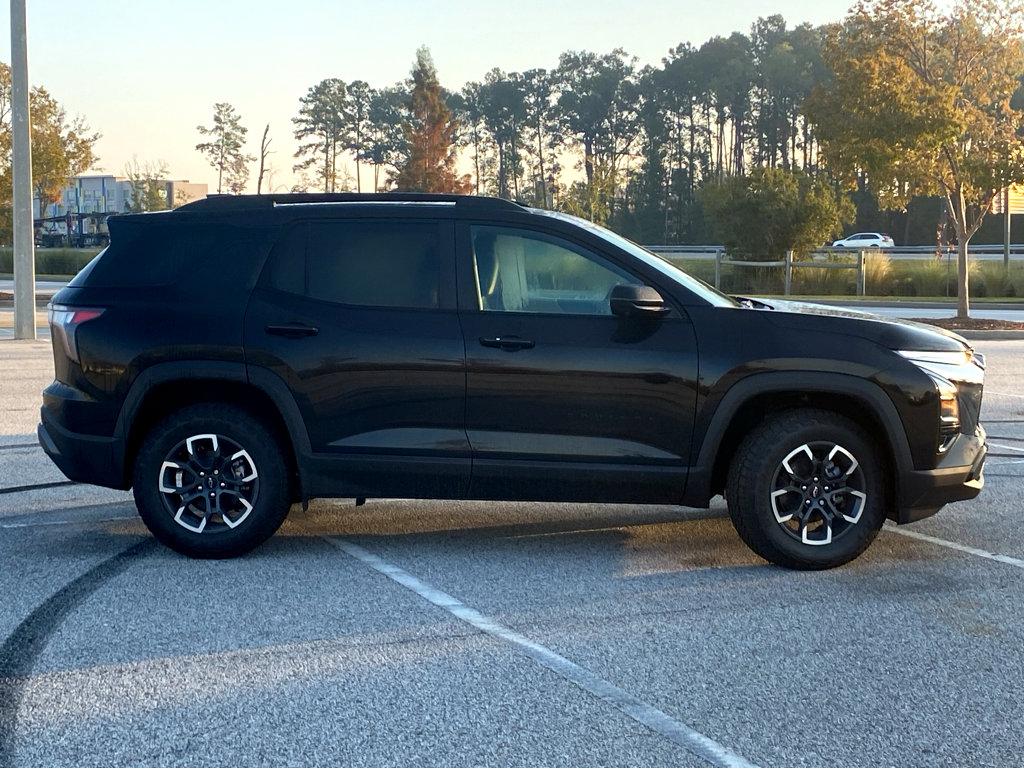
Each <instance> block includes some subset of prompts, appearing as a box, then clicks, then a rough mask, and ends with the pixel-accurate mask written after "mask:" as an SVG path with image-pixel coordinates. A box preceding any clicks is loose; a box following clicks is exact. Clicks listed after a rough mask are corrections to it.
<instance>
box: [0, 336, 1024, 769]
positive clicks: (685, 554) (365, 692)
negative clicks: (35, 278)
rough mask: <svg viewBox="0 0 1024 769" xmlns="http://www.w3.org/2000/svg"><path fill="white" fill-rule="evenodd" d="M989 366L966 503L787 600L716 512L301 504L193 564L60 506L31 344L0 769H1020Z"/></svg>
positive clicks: (0, 666)
mask: <svg viewBox="0 0 1024 769" xmlns="http://www.w3.org/2000/svg"><path fill="white" fill-rule="evenodd" d="M977 347H978V349H979V350H981V351H982V352H984V353H986V354H987V355H988V361H989V373H988V384H987V390H986V395H985V404H984V409H983V417H984V419H985V421H986V425H987V427H988V430H989V433H990V435H991V450H992V456H991V459H990V460H989V463H988V465H987V473H986V475H987V486H986V489H985V491H984V492H983V494H982V496H980V497H979V498H978V499H977V500H974V501H972V502H967V503H960V504H956V505H951V506H949V507H948V508H946V509H945V510H944V511H943V512H942V513H940V514H939V515H938V516H937V517H935V518H932V519H929V520H926V521H922V522H920V523H917V524H914V525H913V526H911V527H906V528H901V529H900V530H899V531H896V530H893V529H891V528H886V530H884V531H883V532H882V533H881V534H880V535H879V538H878V540H877V541H876V543H875V544H874V545H873V547H872V548H871V549H870V550H869V551H868V552H867V553H866V554H865V555H864V556H862V557H861V558H860V559H858V560H857V561H855V562H853V563H852V564H850V565H848V566H846V567H843V568H841V569H837V570H834V571H829V572H824V573H794V572H788V571H784V570H781V569H778V568H774V567H771V566H768V565H767V564H766V563H764V562H763V561H761V560H760V559H758V558H757V557H756V556H754V555H753V554H752V553H750V551H748V550H747V549H746V548H745V547H744V546H743V544H742V543H741V542H740V540H739V539H738V537H737V536H736V534H735V533H734V531H733V529H732V527H731V525H730V523H729V521H728V519H726V518H723V517H722V515H723V513H724V508H723V507H722V506H721V505H718V506H717V507H715V508H713V509H712V510H711V511H710V512H708V511H697V510H688V509H684V508H656V507H635V506H596V505H543V504H493V503H448V502H408V501H393V500H387V501H370V502H368V503H367V504H366V505H365V506H362V507H358V508H357V507H355V506H354V505H353V504H352V501H351V500H340V501H336V502H317V503H314V504H313V505H312V506H311V507H310V509H309V510H308V511H307V512H302V511H301V509H299V508H298V507H296V508H294V509H293V512H292V515H291V516H290V518H289V520H288V521H287V522H286V524H285V526H284V528H283V529H282V530H281V532H280V533H279V534H278V535H277V536H276V537H275V538H274V539H272V540H271V541H270V542H269V543H268V544H267V545H265V546H264V547H262V548H260V549H259V550H257V551H256V552H254V553H252V554H250V555H249V556H247V557H245V558H242V559H238V560H233V561H192V560H188V559H185V558H183V557H180V556H177V555H175V554H174V553H172V552H170V551H168V550H165V549H163V548H161V547H159V546H157V545H155V544H154V543H153V541H152V540H151V539H150V537H149V535H148V533H147V532H146V531H145V529H144V528H143V526H142V524H141V523H140V522H139V521H138V520H137V518H136V515H135V511H134V506H133V505H132V503H131V501H130V496H129V494H127V493H123V492H114V491H107V490H103V489H97V488H92V487H88V486H79V485H67V484H63V483H62V481H63V477H62V476H61V475H60V473H59V471H57V469H56V468H55V467H53V466H52V465H51V464H50V463H49V461H48V460H47V459H46V458H45V456H44V455H43V453H42V451H41V450H40V449H39V448H38V446H37V445H36V440H35V424H36V421H37V414H38V398H39V396H38V393H39V391H40V389H41V388H42V387H43V386H44V385H45V384H46V383H47V382H48V381H49V380H50V378H51V377H52V361H51V357H50V351H49V343H48V342H13V341H4V342H0V371H2V375H0V406H2V408H0V564H2V568H0V595H2V596H3V600H2V601H0V764H18V765H25V764H31V765H68V764H93V765H122V764H142V765H152V764H159V765H163V764H166V765H195V764H213V765H266V764H276V765H294V764H343V765H344V764H351V765H382V764H383V765H389V764H398V765H408V764H416V765H452V764H454V765H462V764H485V765H549V764H559V765H593V766H597V765H633V764H636V765H664V764H672V765H689V766H704V765H728V764H742V763H752V764H760V765H855V766H860V765H893V764H895V765H922V764H923V765H949V766H956V765H1015V764H1020V763H1021V761H1022V760H1024V731H1022V727H1021V725H1022V719H1024V526H1022V498H1024V384H1022V383H1024V342H1020V341H989V342H978V343H977ZM55 484H59V485H55ZM21 487H30V488H21ZM19 489H20V490H19Z"/></svg>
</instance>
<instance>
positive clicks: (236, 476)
mask: <svg viewBox="0 0 1024 769" xmlns="http://www.w3.org/2000/svg"><path fill="white" fill-rule="evenodd" d="M158 484H159V489H160V494H161V497H162V498H163V501H164V507H165V508H166V509H167V511H168V512H169V513H170V514H171V516H173V518H174V521H175V522H176V523H177V524H178V525H180V526H182V527H184V528H186V529H188V530H189V531H192V532H195V533H196V534H201V533H203V532H204V531H205V532H210V531H218V530H221V531H222V530H225V529H233V528H235V527H236V526H238V525H239V524H241V523H242V522H243V521H244V520H245V519H246V518H247V517H248V516H249V513H251V512H252V509H253V506H254V505H255V504H256V497H257V495H258V493H259V473H258V472H257V470H256V463H255V462H253V459H252V457H251V456H250V455H249V452H248V451H246V450H245V449H244V448H243V447H242V446H240V445H239V444H238V443H237V442H235V441H233V440H231V439H230V438H227V437H225V436H223V435H215V434H213V433H204V434H200V435H192V436H190V437H188V438H186V439H185V440H183V441H181V443H179V444H178V445H177V446H175V447H174V448H173V449H172V450H171V451H170V452H169V453H168V454H167V457H166V458H165V460H164V462H163V464H162V465H161V466H160V478H159V481H158Z"/></svg>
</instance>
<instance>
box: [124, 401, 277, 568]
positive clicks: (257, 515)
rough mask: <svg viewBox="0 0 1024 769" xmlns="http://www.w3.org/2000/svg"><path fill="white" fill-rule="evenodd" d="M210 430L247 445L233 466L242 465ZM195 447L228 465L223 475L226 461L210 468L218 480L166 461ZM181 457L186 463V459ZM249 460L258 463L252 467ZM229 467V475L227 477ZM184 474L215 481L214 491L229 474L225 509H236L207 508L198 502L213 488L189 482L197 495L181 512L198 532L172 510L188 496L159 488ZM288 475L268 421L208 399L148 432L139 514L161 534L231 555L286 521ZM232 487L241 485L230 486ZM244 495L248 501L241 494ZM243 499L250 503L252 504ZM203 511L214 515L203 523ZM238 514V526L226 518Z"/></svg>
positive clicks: (136, 478)
mask: <svg viewBox="0 0 1024 769" xmlns="http://www.w3.org/2000/svg"><path fill="white" fill-rule="evenodd" d="M206 435H214V436H218V441H217V447H221V446H225V447H231V448H240V449H242V450H244V452H245V453H246V456H244V457H243V458H242V459H239V460H235V463H237V464H235V468H238V469H236V470H234V471H232V468H231V465H232V464H233V463H232V462H231V461H230V460H229V459H228V458H227V455H226V451H225V456H224V457H220V455H219V454H217V453H215V452H214V446H213V441H212V440H210V439H208V438H204V437H203V436H206ZM190 438H191V439H193V442H192V444H190V445H188V450H187V452H186V453H182V452H183V449H182V446H185V445H186V444H187V442H188V440H189V439H190ZM196 438H198V439H199V440H196ZM193 449H194V450H195V457H196V458H195V461H196V462H200V461H202V462H203V463H204V466H205V463H209V465H210V467H211V468H213V467H217V468H220V469H223V470H224V472H225V475H224V476H221V475H219V473H220V469H217V470H216V471H214V470H213V469H211V470H210V472H209V474H208V475H209V476H213V475H214V472H216V473H217V474H218V475H217V483H216V484H214V483H213V481H212V478H211V477H206V476H207V473H205V472H204V473H203V475H204V478H202V479H199V478H197V477H196V476H197V475H198V473H196V474H193V475H177V472H178V471H177V470H175V469H174V468H173V467H168V468H164V463H165V461H169V460H170V459H171V458H172V457H184V459H185V460H187V459H189V458H190V457H192V456H193ZM204 450H205V454H204ZM227 450H231V449H227ZM177 462H179V463H180V464H181V465H182V466H184V465H185V461H184V460H182V459H179V460H177ZM249 462H251V463H252V469H251V470H250V469H249ZM165 473H167V474H168V475H165ZM183 473H192V470H184V471H183ZM232 473H233V474H232ZM252 473H256V476H255V478H254V479H253V480H250V481H248V482H247V483H243V481H244V480H245V478H247V477H249V475H251V474H252ZM229 474H230V476H231V477H228V476H229ZM185 477H192V478H195V479H196V480H198V481H201V482H202V483H203V484H206V483H209V484H210V487H209V490H210V495H211V496H213V495H214V494H215V492H216V490H217V488H218V487H221V486H225V483H224V482H223V481H227V486H228V490H227V491H224V492H223V494H224V497H223V499H224V502H223V506H224V509H225V511H226V510H227V509H228V508H235V512H234V513H233V514H230V515H229V514H228V513H227V512H225V514H223V515H219V514H218V515H209V514H207V511H208V510H209V508H207V511H204V510H202V509H201V506H200V505H199V502H198V499H199V497H200V496H202V497H203V499H202V502H203V505H206V504H207V502H206V499H205V497H206V491H207V489H206V488H205V486H204V487H203V488H202V493H201V494H200V493H199V491H198V490H199V489H200V487H199V486H195V487H192V486H191V485H189V488H188V489H186V491H187V492H188V493H189V494H191V495H193V497H191V498H195V499H196V500H197V501H196V502H195V503H192V504H191V505H182V506H181V507H179V509H178V511H177V512H178V515H179V517H180V518H181V520H182V521H184V522H185V523H186V524H188V525H190V526H193V527H194V528H201V529H202V530H201V531H200V532H196V531H192V530H190V529H189V528H186V526H185V525H183V524H182V523H179V522H178V521H176V520H175V513H176V511H175V510H174V508H175V507H176V506H178V505H179V503H181V502H183V501H184V500H185V499H186V497H185V496H183V495H178V494H167V493H164V492H162V491H161V489H160V486H161V485H165V486H168V487H174V486H176V485H180V484H182V482H183V479H184V478H185ZM288 478H289V474H288V467H287V463H286V462H285V459H284V455H283V454H282V450H281V447H280V446H279V445H278V443H277V441H276V440H275V438H274V436H273V434H272V433H271V431H270V430H268V429H267V427H266V426H265V425H264V424H263V423H262V422H260V421H259V420H258V419H256V418H254V417H253V416H252V415H251V414H249V412H247V411H245V410H243V409H240V408H238V407H236V406H231V405H228V404H223V403H203V404H198V405H194V406H189V407H187V408H184V409H181V410H180V411H176V412H174V413H173V414H170V415H169V416H167V417H166V418H165V419H163V420H162V421H161V422H159V423H158V424H157V425H156V426H154V427H153V428H152V429H151V430H150V431H149V432H148V433H147V434H146V435H145V436H144V437H143V439H142V444H141V446H140V447H139V451H138V454H137V455H136V458H135V466H134V468H133V474H132V490H133V493H134V495H135V504H136V507H138V510H139V515H141V516H142V520H143V521H144V522H145V524H146V526H147V527H148V528H149V530H150V531H151V532H153V536H155V537H156V538H157V539H158V540H160V542H162V543H163V544H165V545H167V546H168V547H170V548H172V549H174V550H177V551H178V552H179V553H183V554H185V555H188V556H192V557H195V558H231V557H234V556H237V555H241V554H243V553H246V552H248V551H250V550H252V549H253V548H254V547H257V546H258V545H260V544H262V543H263V542H265V541H266V540H267V539H268V538H269V537H270V536H271V535H273V533H274V532H275V531H277V529H278V528H279V527H280V526H281V523H282V522H283V521H284V519H285V517H286V516H287V515H288V509H289V507H290V494H289V489H288ZM221 479H223V481H222V480H221ZM232 484H236V485H234V486H232ZM182 488H184V487H182ZM232 488H234V489H237V491H236V492H233V491H231V489H232ZM228 495H233V496H228ZM243 496H244V497H245V498H246V502H244V503H242V502H239V498H240V497H243ZM221 499H222V498H221V496H216V497H215V500H216V505H217V507H216V508H215V509H217V510H220V506H221V504H222V503H221ZM210 504H213V503H210ZM244 505H248V506H249V508H250V509H248V511H247V512H245V507H244ZM192 510H196V511H197V512H196V513H195V514H193V513H192V512H191V511H192ZM203 518H207V519H208V520H207V521H206V522H205V523H204V522H202V519H203ZM232 520H235V521H237V523H234V524H233V527H232V526H228V525H227V523H226V521H232ZM207 524H209V525H208V526H207Z"/></svg>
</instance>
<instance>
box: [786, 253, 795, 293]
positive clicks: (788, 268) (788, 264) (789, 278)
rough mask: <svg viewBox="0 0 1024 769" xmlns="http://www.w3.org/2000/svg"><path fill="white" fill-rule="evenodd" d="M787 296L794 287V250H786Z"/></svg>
mask: <svg viewBox="0 0 1024 769" xmlns="http://www.w3.org/2000/svg"><path fill="white" fill-rule="evenodd" d="M784 269H785V271H786V275H785V281H786V284H785V296H789V292H790V291H791V290H792V289H793V252H792V251H787V252H786V266H785V268H784Z"/></svg>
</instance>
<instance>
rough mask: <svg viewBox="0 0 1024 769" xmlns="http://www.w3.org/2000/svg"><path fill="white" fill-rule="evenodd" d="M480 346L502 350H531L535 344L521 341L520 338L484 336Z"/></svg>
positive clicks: (525, 340)
mask: <svg viewBox="0 0 1024 769" xmlns="http://www.w3.org/2000/svg"><path fill="white" fill-rule="evenodd" d="M480 344H482V345H483V346H484V347H497V348H498V349H500V350H508V351H510V352H512V351H514V350H530V349H532V348H533V347H534V343H533V341H532V340H530V339H521V338H519V337H518V336H482V337H480Z"/></svg>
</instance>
